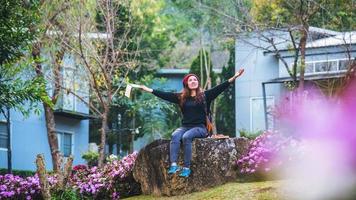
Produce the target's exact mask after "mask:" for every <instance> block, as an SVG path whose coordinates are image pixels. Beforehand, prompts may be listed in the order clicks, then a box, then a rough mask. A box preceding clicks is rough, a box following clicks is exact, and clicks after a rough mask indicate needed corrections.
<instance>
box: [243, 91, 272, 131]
mask: <svg viewBox="0 0 356 200" xmlns="http://www.w3.org/2000/svg"><path fill="white" fill-rule="evenodd" d="M268 99H271V100H272V102H273V106H275V105H276V101H275V96H266V103H267V101H268ZM253 100H262V101H263V96H253V97H250V98H249V104H250V132H256V131H260V130H253V128H254V127H253V112H252V102H253ZM267 107H268V105H267ZM263 118H265V114H264V113H263ZM265 123H266V122H264V125H265V126H266V124H265ZM267 123H268V122H267ZM272 123H273V127H274V125H275V120H274V119H273V122H272ZM269 127H270V128H271V126H269ZM263 130H264V128H263V129H262V131H263Z"/></svg>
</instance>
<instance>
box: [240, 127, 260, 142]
mask: <svg viewBox="0 0 356 200" xmlns="http://www.w3.org/2000/svg"><path fill="white" fill-rule="evenodd" d="M239 133H240V137H245V138H248V139H251V140H254V139H255V138H256V137H258V136H259V135H261V134H262V133H263V131H262V130H261V131H256V132H251V131H247V130H245V129H241V130H239Z"/></svg>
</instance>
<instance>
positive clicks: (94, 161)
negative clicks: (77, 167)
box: [82, 151, 99, 166]
mask: <svg viewBox="0 0 356 200" xmlns="http://www.w3.org/2000/svg"><path fill="white" fill-rule="evenodd" d="M82 158H83V159H84V160H85V161H86V162H87V164H88V165H89V166H96V165H98V159H99V153H98V152H93V151H88V152H85V153H83V155H82Z"/></svg>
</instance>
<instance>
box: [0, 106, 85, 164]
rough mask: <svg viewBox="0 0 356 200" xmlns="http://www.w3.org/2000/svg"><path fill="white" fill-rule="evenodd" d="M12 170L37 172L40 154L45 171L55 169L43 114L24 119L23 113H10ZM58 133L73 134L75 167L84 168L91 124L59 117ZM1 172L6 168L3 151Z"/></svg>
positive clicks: (0, 153)
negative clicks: (36, 160) (83, 156)
mask: <svg viewBox="0 0 356 200" xmlns="http://www.w3.org/2000/svg"><path fill="white" fill-rule="evenodd" d="M10 115H11V120H10V121H11V147H12V168H13V169H18V170H35V169H36V165H35V159H36V155H37V154H43V155H44V157H45V161H46V168H47V169H52V160H51V155H50V150H49V144H48V139H47V130H46V122H45V117H44V113H43V112H42V113H41V114H40V115H36V114H34V113H32V114H30V116H29V117H28V118H24V117H23V116H22V114H21V113H19V112H16V111H14V110H11V114H10ZM55 120H56V129H57V130H60V131H68V132H71V133H73V148H72V152H73V155H74V163H73V164H74V165H77V164H84V163H85V161H84V160H83V159H82V158H81V154H82V153H83V152H85V151H87V148H88V143H89V135H88V133H89V126H88V120H82V121H80V120H77V119H70V118H65V117H56V118H55ZM0 160H1V161H0V168H7V151H5V150H0Z"/></svg>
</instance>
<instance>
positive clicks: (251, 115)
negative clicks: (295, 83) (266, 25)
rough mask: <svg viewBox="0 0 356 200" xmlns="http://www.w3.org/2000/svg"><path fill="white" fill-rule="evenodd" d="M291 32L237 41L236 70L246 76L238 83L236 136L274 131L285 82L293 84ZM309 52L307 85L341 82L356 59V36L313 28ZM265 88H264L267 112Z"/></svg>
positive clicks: (307, 52) (247, 37) (349, 33)
mask: <svg viewBox="0 0 356 200" xmlns="http://www.w3.org/2000/svg"><path fill="white" fill-rule="evenodd" d="M266 38H269V39H271V38H273V40H274V42H275V44H278V45H277V48H278V50H279V53H280V56H281V58H277V56H276V52H275V51H274V50H273V49H272V46H271V44H270V43H268V42H267V41H266ZM290 41H291V40H290V38H289V34H288V32H283V31H270V32H268V31H266V32H263V33H259V34H257V33H252V34H250V35H243V36H240V37H238V38H237V40H236V44H235V47H236V55H235V58H236V62H235V63H236V67H235V70H236V71H237V70H239V69H240V68H241V67H243V68H244V69H245V73H244V75H243V76H242V77H240V78H239V79H238V80H237V81H236V101H235V105H236V135H237V136H239V130H247V131H250V132H256V131H260V130H265V129H266V127H268V128H269V129H273V127H274V119H273V116H272V115H270V114H269V111H270V109H271V108H273V106H274V105H276V104H277V103H278V100H279V98H280V97H281V95H282V94H285V93H286V92H287V89H286V87H285V86H284V84H283V83H284V82H286V81H291V80H292V79H291V78H290V76H289V74H288V72H287V70H286V67H285V65H284V63H283V62H282V58H283V60H284V61H285V62H286V63H287V64H288V66H289V67H290V68H291V67H292V65H293V63H294V58H295V56H294V55H293V53H294V52H292V51H289V50H288V49H289V48H288V47H289V46H290V45H291V42H290ZM306 47H307V49H306V58H305V60H306V67H305V84H306V85H308V84H315V83H318V82H319V81H321V80H331V79H338V78H340V77H343V76H344V75H345V72H346V69H347V65H348V63H349V61H350V59H351V60H352V59H355V57H356V32H347V33H341V32H335V31H330V30H326V29H320V28H314V27H310V30H309V40H308V41H307V46H306ZM263 87H264V88H265V90H264V92H265V96H266V101H265V102H266V110H267V112H265V106H264V97H263V96H264V94H263Z"/></svg>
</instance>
